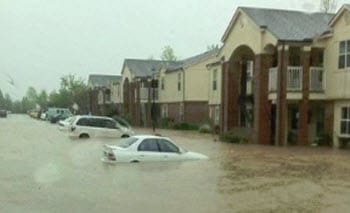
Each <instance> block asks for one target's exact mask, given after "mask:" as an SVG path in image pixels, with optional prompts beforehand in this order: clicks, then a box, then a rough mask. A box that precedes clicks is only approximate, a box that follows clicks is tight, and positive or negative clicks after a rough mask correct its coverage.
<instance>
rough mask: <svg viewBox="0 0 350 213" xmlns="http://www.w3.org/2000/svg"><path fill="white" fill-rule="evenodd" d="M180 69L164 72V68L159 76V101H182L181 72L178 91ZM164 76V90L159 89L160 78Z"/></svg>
mask: <svg viewBox="0 0 350 213" xmlns="http://www.w3.org/2000/svg"><path fill="white" fill-rule="evenodd" d="M179 72H181V73H182V71H176V72H170V73H165V72H164V70H163V71H162V72H161V74H160V78H159V102H160V103H175V102H181V101H183V86H184V85H183V73H182V74H181V90H180V91H178V89H177V83H178V73H179ZM162 77H164V90H162V89H161V78H162Z"/></svg>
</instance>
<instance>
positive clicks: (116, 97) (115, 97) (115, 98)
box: [111, 83, 122, 104]
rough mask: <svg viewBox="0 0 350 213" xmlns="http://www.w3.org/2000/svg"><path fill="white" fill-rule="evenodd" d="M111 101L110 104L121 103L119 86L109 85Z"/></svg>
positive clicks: (118, 84)
mask: <svg viewBox="0 0 350 213" xmlns="http://www.w3.org/2000/svg"><path fill="white" fill-rule="evenodd" d="M111 101H112V103H116V104H119V103H122V88H121V84H120V83H117V84H111Z"/></svg>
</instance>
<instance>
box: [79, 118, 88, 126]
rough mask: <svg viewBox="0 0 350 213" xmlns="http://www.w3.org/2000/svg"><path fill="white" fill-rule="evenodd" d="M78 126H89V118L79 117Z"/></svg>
mask: <svg viewBox="0 0 350 213" xmlns="http://www.w3.org/2000/svg"><path fill="white" fill-rule="evenodd" d="M77 125H78V126H89V119H87V118H81V119H79V121H78V122H77Z"/></svg>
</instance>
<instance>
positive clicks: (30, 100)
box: [25, 87, 38, 110]
mask: <svg viewBox="0 0 350 213" xmlns="http://www.w3.org/2000/svg"><path fill="white" fill-rule="evenodd" d="M25 97H26V107H30V109H34V108H35V107H36V105H37V101H38V93H37V92H36V90H35V88H34V87H29V88H28V90H27V93H26V96H25ZM28 110H29V109H28Z"/></svg>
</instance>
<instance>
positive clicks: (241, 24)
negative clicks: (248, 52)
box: [220, 10, 277, 60]
mask: <svg viewBox="0 0 350 213" xmlns="http://www.w3.org/2000/svg"><path fill="white" fill-rule="evenodd" d="M268 44H273V45H276V44H277V39H276V38H275V37H274V36H273V35H272V34H271V33H270V32H269V31H268V30H262V29H260V27H259V26H257V25H256V24H255V23H254V22H253V20H251V18H250V17H249V16H248V15H246V14H245V13H244V12H243V11H241V10H239V11H238V12H237V20H236V22H235V24H234V25H233V27H232V29H231V31H230V33H229V35H228V36H227V38H226V40H225V42H224V46H223V49H222V50H221V52H220V57H222V56H224V57H225V58H226V60H228V59H229V58H230V57H231V56H232V53H233V52H234V50H235V49H236V48H237V47H239V46H241V45H247V46H249V47H250V48H251V49H252V50H253V52H254V53H255V54H260V53H262V52H263V51H264V47H265V46H266V45H268Z"/></svg>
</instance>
